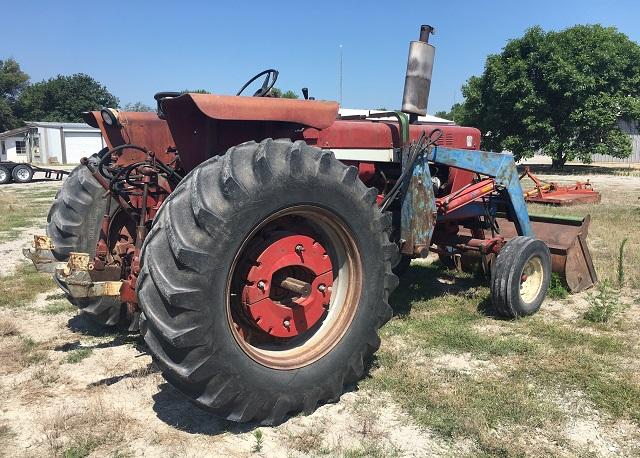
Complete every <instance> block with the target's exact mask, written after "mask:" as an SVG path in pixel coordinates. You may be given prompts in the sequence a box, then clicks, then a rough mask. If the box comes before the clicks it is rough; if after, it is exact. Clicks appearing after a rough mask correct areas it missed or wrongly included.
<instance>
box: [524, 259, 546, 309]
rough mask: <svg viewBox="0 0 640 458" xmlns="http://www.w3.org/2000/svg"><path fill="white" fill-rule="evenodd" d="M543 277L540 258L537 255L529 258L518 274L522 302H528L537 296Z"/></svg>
mask: <svg viewBox="0 0 640 458" xmlns="http://www.w3.org/2000/svg"><path fill="white" fill-rule="evenodd" d="M543 279H544V275H543V267H542V260H541V259H540V258H539V257H533V258H531V259H529V261H527V263H526V264H525V266H524V268H523V270H522V274H521V275H520V297H522V300H523V301H524V302H526V303H530V302H532V301H533V300H534V299H535V298H536V297H537V296H538V293H539V292H540V289H541V288H542V283H543Z"/></svg>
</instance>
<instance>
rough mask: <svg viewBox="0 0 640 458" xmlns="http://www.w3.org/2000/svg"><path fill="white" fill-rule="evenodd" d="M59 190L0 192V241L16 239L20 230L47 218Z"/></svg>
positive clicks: (26, 189) (9, 190) (8, 190)
mask: <svg viewBox="0 0 640 458" xmlns="http://www.w3.org/2000/svg"><path fill="white" fill-rule="evenodd" d="M56 191H57V189H56V188H47V189H33V188H31V189H29V188H25V190H20V191H18V190H16V189H6V190H4V189H3V190H0V208H2V218H0V241H5V240H10V239H13V238H15V237H16V236H17V235H18V234H19V233H20V229H23V228H26V227H29V226H30V225H31V224H33V222H34V221H35V220H36V219H38V218H42V217H44V216H46V214H47V211H48V210H49V207H50V206H51V202H52V201H53V198H54V197H55V194H56Z"/></svg>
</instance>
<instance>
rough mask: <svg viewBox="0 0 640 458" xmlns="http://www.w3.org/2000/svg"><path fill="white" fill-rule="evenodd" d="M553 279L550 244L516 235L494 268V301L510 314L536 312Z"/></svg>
mask: <svg viewBox="0 0 640 458" xmlns="http://www.w3.org/2000/svg"><path fill="white" fill-rule="evenodd" d="M550 279H551V254H550V253H549V248H547V245H545V244H544V242H542V241H540V240H536V239H533V238H531V237H522V236H520V237H515V238H513V239H511V240H509V242H507V243H506V245H505V246H504V247H503V248H502V250H500V252H499V253H498V256H497V258H496V261H495V265H494V268H493V269H492V273H491V296H492V302H493V304H494V306H495V308H496V310H497V311H498V312H499V313H500V314H502V315H504V316H506V317H510V318H518V317H520V316H525V315H533V314H534V313H536V312H537V311H538V309H539V308H540V305H541V304H542V301H543V300H544V298H545V296H546V295H547V289H548V287H549V280H550Z"/></svg>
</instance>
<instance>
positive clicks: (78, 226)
mask: <svg viewBox="0 0 640 458" xmlns="http://www.w3.org/2000/svg"><path fill="white" fill-rule="evenodd" d="M89 160H90V161H92V162H93V163H95V164H97V162H98V161H99V157H98V155H93V156H91V157H90V158H89ZM103 196H104V188H103V187H102V186H101V185H100V183H98V181H97V180H96V179H95V178H94V177H93V175H92V174H91V172H90V171H89V169H88V168H87V167H85V166H84V165H80V166H78V167H76V168H75V169H73V171H72V172H71V173H70V174H69V176H68V177H67V178H66V179H65V180H64V182H63V184H62V187H61V188H60V190H59V191H58V193H57V194H56V197H55V199H54V201H53V204H52V205H51V209H50V210H49V215H48V216H47V235H48V236H49V237H50V238H51V241H52V242H53V247H54V248H53V250H52V252H53V255H54V256H55V258H56V259H57V260H58V261H66V260H67V259H68V257H69V253H71V252H72V251H73V252H81V253H89V254H90V255H91V256H93V255H94V254H95V251H96V243H97V241H98V237H99V234H100V224H101V221H102V216H103V215H104V212H105V209H106V206H107V201H106V199H104V197H103ZM111 208H112V209H117V205H116V204H112V205H111ZM55 278H56V277H55V275H54V279H55ZM58 286H60V288H61V289H62V290H63V291H64V292H65V294H66V296H67V299H68V300H69V302H71V303H72V304H73V305H75V306H76V307H78V308H79V309H80V311H81V312H82V313H84V314H85V315H86V316H88V317H89V318H91V319H92V320H93V321H95V322H97V323H99V324H102V325H106V326H116V325H118V326H120V327H124V328H126V329H128V330H130V331H136V330H137V319H136V320H132V318H131V317H130V316H128V314H127V313H126V307H125V306H124V305H123V304H122V303H121V302H120V301H119V300H117V299H115V298H112V297H97V298H82V299H78V298H74V297H72V296H71V295H70V294H69V291H68V289H67V288H65V286H64V285H62V284H61V283H59V282H58Z"/></svg>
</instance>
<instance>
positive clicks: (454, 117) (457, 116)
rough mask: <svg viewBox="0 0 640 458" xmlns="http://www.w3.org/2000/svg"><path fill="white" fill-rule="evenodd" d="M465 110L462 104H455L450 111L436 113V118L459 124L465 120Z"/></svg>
mask: <svg viewBox="0 0 640 458" xmlns="http://www.w3.org/2000/svg"><path fill="white" fill-rule="evenodd" d="M463 110H464V108H463V106H462V104H461V103H454V104H453V106H452V107H451V110H449V111H436V113H435V114H434V116H437V117H438V118H444V119H448V120H449V121H455V122H459V121H461V120H462V119H463V118H464V115H463V113H462V111H463Z"/></svg>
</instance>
